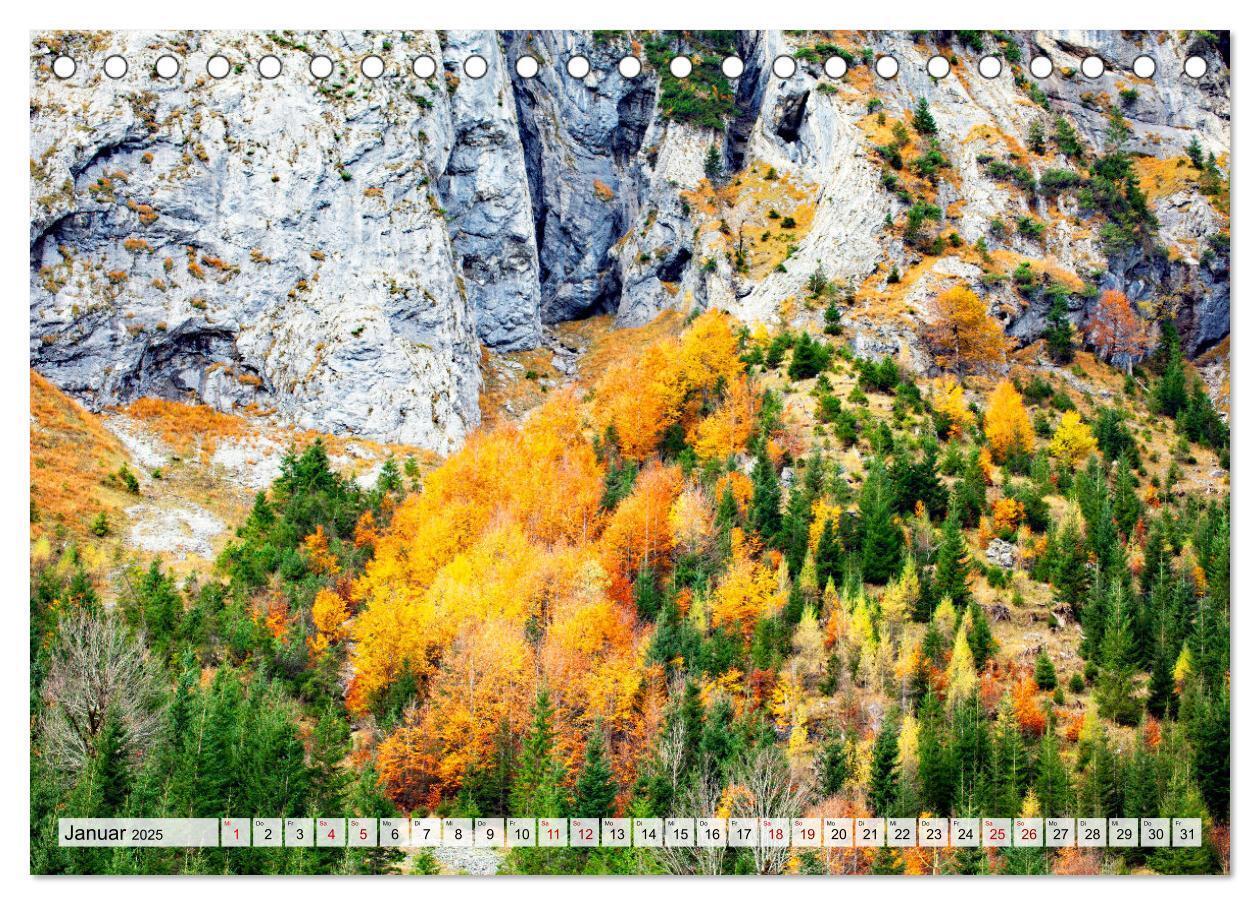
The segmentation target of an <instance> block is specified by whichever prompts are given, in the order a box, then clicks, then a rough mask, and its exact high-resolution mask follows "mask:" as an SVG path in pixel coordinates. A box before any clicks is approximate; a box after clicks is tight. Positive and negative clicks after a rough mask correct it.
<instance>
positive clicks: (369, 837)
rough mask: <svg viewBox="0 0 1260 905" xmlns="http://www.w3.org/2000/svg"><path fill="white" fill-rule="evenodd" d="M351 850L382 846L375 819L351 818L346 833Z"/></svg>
mask: <svg viewBox="0 0 1260 905" xmlns="http://www.w3.org/2000/svg"><path fill="white" fill-rule="evenodd" d="M346 838H347V839H348V840H349V844H350V847H351V848H376V846H377V845H379V844H380V842H379V841H378V835H377V826H376V818H375V817H351V818H350V828H349V830H348V831H347V833H346Z"/></svg>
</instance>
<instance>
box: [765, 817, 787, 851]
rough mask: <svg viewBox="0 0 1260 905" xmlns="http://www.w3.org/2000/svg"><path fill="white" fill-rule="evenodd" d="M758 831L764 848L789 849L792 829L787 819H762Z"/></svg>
mask: <svg viewBox="0 0 1260 905" xmlns="http://www.w3.org/2000/svg"><path fill="white" fill-rule="evenodd" d="M758 829H759V830H760V832H761V845H762V847H763V848H787V846H788V842H789V840H790V836H791V828H790V827H789V826H788V819H787V818H786V817H762V818H761V822H760V824H759V826H758Z"/></svg>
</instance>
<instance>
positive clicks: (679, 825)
mask: <svg viewBox="0 0 1260 905" xmlns="http://www.w3.org/2000/svg"><path fill="white" fill-rule="evenodd" d="M695 844H696V821H695V818H694V817H666V818H665V847H666V848H694V847H695Z"/></svg>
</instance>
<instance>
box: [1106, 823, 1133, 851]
mask: <svg viewBox="0 0 1260 905" xmlns="http://www.w3.org/2000/svg"><path fill="white" fill-rule="evenodd" d="M1137 843H1138V822H1137V818H1136V817H1112V818H1110V819H1109V820H1108V821H1107V844H1108V845H1109V846H1111V847H1112V848H1133V847H1135V846H1136V845H1137Z"/></svg>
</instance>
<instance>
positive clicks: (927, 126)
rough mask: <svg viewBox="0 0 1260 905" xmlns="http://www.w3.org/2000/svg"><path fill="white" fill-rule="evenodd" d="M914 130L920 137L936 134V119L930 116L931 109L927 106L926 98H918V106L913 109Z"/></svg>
mask: <svg viewBox="0 0 1260 905" xmlns="http://www.w3.org/2000/svg"><path fill="white" fill-rule="evenodd" d="M913 125H914V130H915V131H916V132H918V133H919V134H920V135H935V134H936V119H935V117H933V116H932V108H931V107H929V106H928V102H927V98H925V97H921V98H919V103H918V105H917V106H916V107H915V108H914V120H913Z"/></svg>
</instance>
